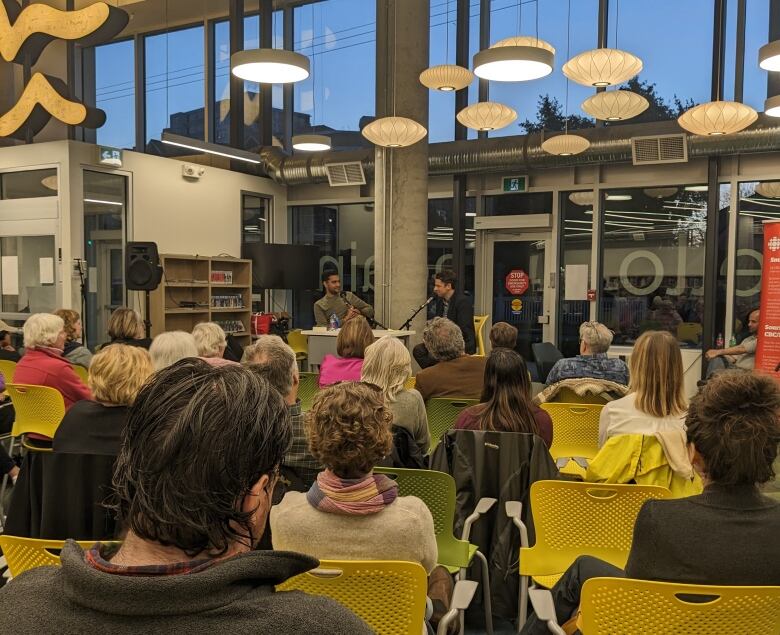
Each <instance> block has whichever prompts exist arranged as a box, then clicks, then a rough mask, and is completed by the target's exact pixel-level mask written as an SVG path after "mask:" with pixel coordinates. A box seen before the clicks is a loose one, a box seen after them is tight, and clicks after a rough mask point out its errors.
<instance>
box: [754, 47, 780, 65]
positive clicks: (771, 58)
mask: <svg viewBox="0 0 780 635" xmlns="http://www.w3.org/2000/svg"><path fill="white" fill-rule="evenodd" d="M758 65H759V66H760V67H761V68H763V69H764V70H765V71H780V40H775V41H774V42H769V43H768V44H764V46H762V47H761V48H760V49H758Z"/></svg>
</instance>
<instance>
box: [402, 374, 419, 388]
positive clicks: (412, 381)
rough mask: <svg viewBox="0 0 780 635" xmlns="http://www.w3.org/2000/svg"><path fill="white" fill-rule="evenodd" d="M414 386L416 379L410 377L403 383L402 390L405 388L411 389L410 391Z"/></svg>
mask: <svg viewBox="0 0 780 635" xmlns="http://www.w3.org/2000/svg"><path fill="white" fill-rule="evenodd" d="M416 385H417V378H416V377H414V376H412V377H410V378H409V379H407V380H406V381H405V382H404V388H406V390H411V389H412V388H414V387H415V386H416Z"/></svg>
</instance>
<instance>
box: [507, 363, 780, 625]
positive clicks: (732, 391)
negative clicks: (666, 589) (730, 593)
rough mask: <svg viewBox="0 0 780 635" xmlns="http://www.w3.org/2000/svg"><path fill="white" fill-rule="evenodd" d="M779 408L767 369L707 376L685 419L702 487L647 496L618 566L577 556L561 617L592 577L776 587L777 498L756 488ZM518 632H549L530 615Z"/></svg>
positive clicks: (559, 600)
mask: <svg viewBox="0 0 780 635" xmlns="http://www.w3.org/2000/svg"><path fill="white" fill-rule="evenodd" d="M634 377H635V375H634V373H633V369H632V372H631V379H632V381H633V378H634ZM778 412H780V388H778V385H777V383H776V382H775V380H774V379H772V378H770V377H767V376H761V375H753V374H749V373H736V372H726V373H722V374H719V375H717V376H716V377H714V378H713V379H712V380H711V381H709V382H707V385H706V386H704V388H703V389H702V391H701V392H700V393H699V394H698V395H697V396H696V397H694V398H693V400H692V402H691V405H690V409H689V411H688V416H687V418H686V421H685V423H686V427H687V431H688V453H689V456H690V457H691V461H692V463H693V465H694V468H695V469H696V471H697V472H698V473H699V475H700V476H701V478H702V480H703V481H704V493H702V494H699V495H697V496H691V497H689V498H680V499H670V500H650V501H647V502H646V503H645V504H644V506H643V507H642V509H641V511H640V512H639V516H638V517H637V519H636V524H635V525H634V538H633V542H632V545H631V552H630V554H629V556H628V562H627V564H626V568H625V571H623V570H622V569H619V568H617V567H615V566H613V565H611V564H608V563H606V562H603V561H601V560H598V559H597V558H592V557H589V556H583V557H580V558H578V559H577V560H576V561H575V562H574V564H573V565H572V566H571V567H570V568H569V570H568V571H567V572H566V573H565V574H564V576H563V577H562V578H561V579H560V581H559V582H558V583H557V584H556V585H555V587H553V589H552V594H553V599H554V601H555V608H556V613H557V617H558V621H559V623H560V624H563V623H564V622H566V621H567V620H569V619H570V618H571V617H572V616H573V615H574V614H576V611H577V607H578V606H579V601H580V590H581V588H582V585H583V584H584V583H585V581H586V580H588V579H589V578H592V577H601V576H607V577H623V576H627V577H629V578H636V579H640V580H658V581H661V582H681V583H688V584H719V585H737V586H742V585H747V586H754V585H756V586H777V585H780V541H778V540H777V535H778V533H780V501H777V500H773V499H771V498H768V497H765V496H763V495H762V494H761V492H760V491H759V486H760V485H762V484H764V483H767V482H769V481H770V480H771V479H772V478H773V477H774V476H775V474H774V471H773V466H772V464H773V462H774V461H775V459H776V458H777V452H778V443H780V424H779V423H778ZM713 554H717V557H714V555H713ZM522 632H523V633H525V634H529V633H533V634H536V633H538V634H539V635H541V634H543V633H547V632H548V631H547V625H546V623H545V622H543V621H542V620H539V619H537V618H536V616H532V617H531V618H530V619H529V620H528V622H526V625H525V627H524V628H523V631H522Z"/></svg>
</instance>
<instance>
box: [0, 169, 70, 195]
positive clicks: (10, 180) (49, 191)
mask: <svg viewBox="0 0 780 635" xmlns="http://www.w3.org/2000/svg"><path fill="white" fill-rule="evenodd" d="M57 189H58V188H57V168H47V169H44V170H23V171H20V172H5V173H4V174H2V175H0V194H2V196H0V198H2V199H3V200H8V199H12V198H42V197H46V196H57Z"/></svg>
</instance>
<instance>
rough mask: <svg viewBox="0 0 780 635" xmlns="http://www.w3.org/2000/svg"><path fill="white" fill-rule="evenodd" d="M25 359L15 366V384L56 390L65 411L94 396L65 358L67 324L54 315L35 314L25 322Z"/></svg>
mask: <svg viewBox="0 0 780 635" xmlns="http://www.w3.org/2000/svg"><path fill="white" fill-rule="evenodd" d="M23 330H24V348H25V353H24V357H22V359H21V360H20V361H19V363H18V364H17V365H16V370H15V371H14V383H17V384H35V385H38V386H49V387H50V388H56V389H57V390H59V391H60V392H61V393H62V398H63V399H64V400H65V408H70V407H71V406H72V405H73V404H74V403H76V402H77V401H80V400H81V399H92V393H91V392H90V391H89V388H87V387H86V386H85V385H84V382H82V381H81V379H79V377H78V375H76V373H75V372H74V371H73V366H71V363H70V362H69V361H68V360H66V359H65V358H64V357H63V356H62V351H63V349H64V348H65V322H64V321H63V320H62V318H61V317H59V316H57V315H52V314H51V313H34V314H33V315H31V316H30V317H29V318H27V321H26V322H25V323H24V329H23Z"/></svg>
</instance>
